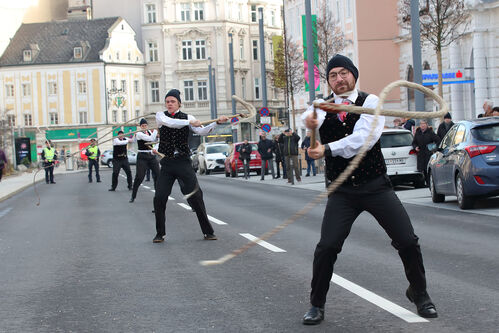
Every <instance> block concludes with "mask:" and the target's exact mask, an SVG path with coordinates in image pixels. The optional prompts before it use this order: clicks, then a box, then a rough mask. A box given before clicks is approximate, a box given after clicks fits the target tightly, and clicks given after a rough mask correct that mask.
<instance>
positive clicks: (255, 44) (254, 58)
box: [253, 40, 258, 60]
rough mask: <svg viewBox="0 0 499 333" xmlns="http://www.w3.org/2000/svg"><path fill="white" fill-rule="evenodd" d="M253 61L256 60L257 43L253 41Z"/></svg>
mask: <svg viewBox="0 0 499 333" xmlns="http://www.w3.org/2000/svg"><path fill="white" fill-rule="evenodd" d="M253 60H258V41H257V40H254V41H253Z"/></svg>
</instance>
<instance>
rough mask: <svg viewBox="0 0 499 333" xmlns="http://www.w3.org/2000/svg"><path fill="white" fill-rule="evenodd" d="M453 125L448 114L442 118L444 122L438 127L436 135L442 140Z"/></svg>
mask: <svg viewBox="0 0 499 333" xmlns="http://www.w3.org/2000/svg"><path fill="white" fill-rule="evenodd" d="M453 125H454V123H453V122H452V117H451V115H450V113H449V112H447V114H446V115H445V116H444V122H443V123H441V124H440V125H438V130H437V135H438V137H439V138H440V140H442V139H443V138H444V136H445V134H447V132H448V131H449V130H450V128H451V127H452V126H453Z"/></svg>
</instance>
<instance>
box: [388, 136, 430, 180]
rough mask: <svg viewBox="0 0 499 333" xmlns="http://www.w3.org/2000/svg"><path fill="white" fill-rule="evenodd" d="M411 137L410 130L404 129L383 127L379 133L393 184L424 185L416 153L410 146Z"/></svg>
mask: <svg viewBox="0 0 499 333" xmlns="http://www.w3.org/2000/svg"><path fill="white" fill-rule="evenodd" d="M412 139H413V135H412V133H411V131H408V130H405V129H397V128H385V129H384V130H383V133H382V134H381V138H380V143H381V151H382V153H383V157H384V158H385V164H386V169H387V174H388V176H389V177H390V180H391V181H392V183H393V185H399V184H411V185H414V187H416V188H419V187H424V186H425V179H424V175H423V173H422V172H419V171H418V168H417V165H418V164H417V153H416V151H415V150H414V149H413V147H412Z"/></svg>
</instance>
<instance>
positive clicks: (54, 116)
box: [49, 112, 59, 125]
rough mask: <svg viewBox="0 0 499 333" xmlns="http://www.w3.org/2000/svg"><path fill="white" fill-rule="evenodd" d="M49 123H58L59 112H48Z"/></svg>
mask: <svg viewBox="0 0 499 333" xmlns="http://www.w3.org/2000/svg"><path fill="white" fill-rule="evenodd" d="M49 116H50V125H57V124H59V114H58V113H57V112H50V115H49Z"/></svg>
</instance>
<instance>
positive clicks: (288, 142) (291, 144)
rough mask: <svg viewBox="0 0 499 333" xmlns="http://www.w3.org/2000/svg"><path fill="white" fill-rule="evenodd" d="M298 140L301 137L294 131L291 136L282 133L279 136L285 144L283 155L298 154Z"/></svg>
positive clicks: (280, 141) (280, 140)
mask: <svg viewBox="0 0 499 333" xmlns="http://www.w3.org/2000/svg"><path fill="white" fill-rule="evenodd" d="M298 141H300V137H299V136H298V134H296V133H293V134H291V135H290V136H287V135H284V134H281V135H280V136H279V143H282V144H283V151H282V155H283V156H289V155H298Z"/></svg>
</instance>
